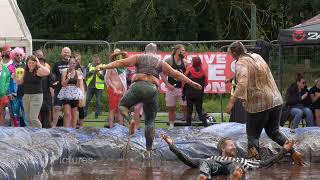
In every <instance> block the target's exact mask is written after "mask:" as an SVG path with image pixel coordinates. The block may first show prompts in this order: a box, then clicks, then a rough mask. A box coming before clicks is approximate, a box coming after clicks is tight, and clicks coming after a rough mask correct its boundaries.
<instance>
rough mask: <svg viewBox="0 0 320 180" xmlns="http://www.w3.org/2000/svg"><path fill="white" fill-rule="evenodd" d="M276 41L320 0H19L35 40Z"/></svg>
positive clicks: (318, 6) (315, 11)
mask: <svg viewBox="0 0 320 180" xmlns="http://www.w3.org/2000/svg"><path fill="white" fill-rule="evenodd" d="M252 3H254V4H255V5H256V9H257V11H256V12H257V14H256V17H257V26H256V27H257V37H258V38H264V39H266V40H273V39H277V36H278V32H279V29H282V28H288V27H291V26H294V25H296V24H299V23H300V22H302V21H304V20H307V19H309V18H311V17H313V16H315V15H317V14H318V13H320V1H319V0H303V1H301V0H265V1H261V0H184V1H183V0H27V1H26V0H18V5H19V7H20V9H21V11H22V13H23V15H24V18H25V20H26V23H27V25H28V27H29V29H30V31H31V34H32V37H33V38H42V39H85V40H90V39H99V40H107V41H120V40H163V41H165V40H218V39H249V38H250V17H251V15H250V12H251V4H252Z"/></svg>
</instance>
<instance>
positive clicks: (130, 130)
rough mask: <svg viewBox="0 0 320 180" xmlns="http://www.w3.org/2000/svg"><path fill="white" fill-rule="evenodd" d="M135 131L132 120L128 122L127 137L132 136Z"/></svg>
mask: <svg viewBox="0 0 320 180" xmlns="http://www.w3.org/2000/svg"><path fill="white" fill-rule="evenodd" d="M135 131H136V122H135V121H134V119H132V120H130V122H129V135H132V134H134V133H135Z"/></svg>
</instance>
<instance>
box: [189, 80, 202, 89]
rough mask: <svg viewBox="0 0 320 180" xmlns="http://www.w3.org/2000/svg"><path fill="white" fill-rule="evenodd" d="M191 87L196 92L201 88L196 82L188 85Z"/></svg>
mask: <svg viewBox="0 0 320 180" xmlns="http://www.w3.org/2000/svg"><path fill="white" fill-rule="evenodd" d="M190 85H191V86H192V87H194V88H196V89H198V90H201V89H202V86H201V85H200V84H199V83H196V82H193V81H192V83H191V84H190Z"/></svg>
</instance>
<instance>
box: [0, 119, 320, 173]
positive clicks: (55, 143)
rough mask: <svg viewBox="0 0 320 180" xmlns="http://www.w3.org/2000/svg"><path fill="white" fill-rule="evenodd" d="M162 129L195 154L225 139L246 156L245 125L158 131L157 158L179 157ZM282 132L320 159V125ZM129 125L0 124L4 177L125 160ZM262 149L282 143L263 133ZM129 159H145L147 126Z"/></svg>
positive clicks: (270, 151)
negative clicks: (75, 162) (82, 162)
mask: <svg viewBox="0 0 320 180" xmlns="http://www.w3.org/2000/svg"><path fill="white" fill-rule="evenodd" d="M160 131H163V132H165V133H167V134H168V135H170V136H171V137H172V138H173V139H174V142H175V143H176V145H177V146H178V148H180V149H182V150H183V151H184V152H185V153H187V154H188V155H190V156H191V157H199V158H207V157H209V156H211V155H218V151H217V149H216V145H217V142H218V141H219V139H220V138H221V137H222V136H223V137H231V138H233V139H234V140H235V141H236V145H237V148H238V155H239V156H240V157H241V156H244V155H245V152H246V146H247V138H246V133H245V125H244V124H238V123H222V124H217V125H213V126H210V127H207V128H203V129H200V128H192V127H182V128H174V129H172V130H163V129H157V130H156V137H155V141H154V145H153V149H154V154H153V158H154V159H158V160H176V157H175V155H174V154H173V153H172V152H171V151H170V150H169V148H168V145H167V144H166V143H165V142H164V141H163V140H162V139H161V138H160V137H159V134H160ZM281 131H282V132H283V133H284V134H286V135H287V136H288V137H289V138H295V139H296V140H297V144H296V149H297V150H299V151H300V152H302V153H304V156H305V160H306V161H310V162H320V151H318V149H319V148H320V138H319V137H320V128H303V129H297V130H296V133H295V134H292V133H290V132H289V129H288V128H281ZM127 135H128V129H127V128H125V127H123V126H120V125H117V126H115V127H114V128H112V129H106V128H82V129H79V130H75V129H65V128H55V129H28V128H0V159H1V161H0V179H16V178H18V179H20V178H22V177H23V176H24V175H25V174H32V173H37V172H41V171H43V170H44V169H45V168H46V167H49V166H51V165H54V164H55V163H57V162H59V160H60V161H61V159H64V160H65V159H68V160H71V159H73V158H74V159H76V158H94V159H101V160H117V159H120V158H123V155H124V151H125V150H124V149H125V148H124V147H125V146H126V144H127V141H128V136H127ZM260 146H261V148H262V150H263V152H267V153H268V154H269V155H272V154H274V153H277V151H278V150H279V148H280V147H279V145H277V144H276V143H274V142H273V141H272V140H270V139H269V138H268V137H267V136H266V134H265V133H264V132H263V133H262V135H261V138H260ZM126 158H129V159H136V160H143V159H144V158H145V138H144V130H143V129H141V130H138V131H137V132H136V133H135V134H134V135H133V136H132V138H131V143H130V146H129V148H128V153H127V156H126Z"/></svg>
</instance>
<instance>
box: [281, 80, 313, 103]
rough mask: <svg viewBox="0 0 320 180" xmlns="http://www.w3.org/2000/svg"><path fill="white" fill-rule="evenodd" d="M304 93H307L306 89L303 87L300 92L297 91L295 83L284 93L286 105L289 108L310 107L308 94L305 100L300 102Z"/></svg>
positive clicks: (310, 101)
mask: <svg viewBox="0 0 320 180" xmlns="http://www.w3.org/2000/svg"><path fill="white" fill-rule="evenodd" d="M306 92H308V93H309V90H308V88H307V87H305V88H304V89H303V90H302V91H301V92H299V90H298V85H297V83H293V84H291V85H290V86H289V88H288V89H287V93H286V105H288V106H290V107H294V106H310V105H311V103H312V100H311V97H310V95H309V94H308V96H307V98H305V99H304V100H301V96H303V95H304V94H305V93H306Z"/></svg>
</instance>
